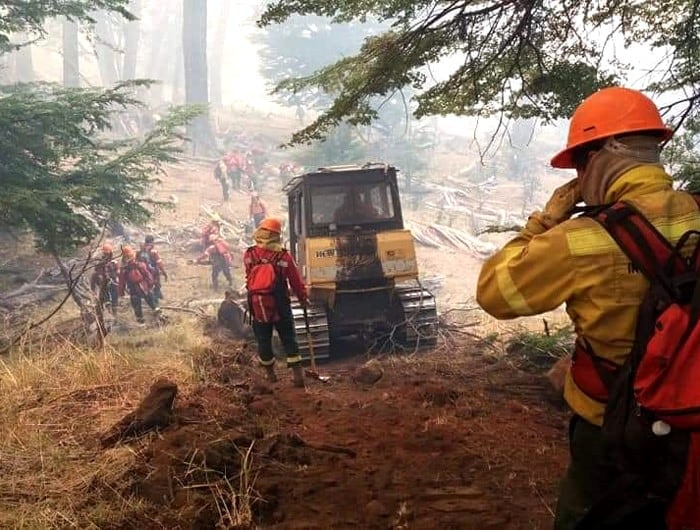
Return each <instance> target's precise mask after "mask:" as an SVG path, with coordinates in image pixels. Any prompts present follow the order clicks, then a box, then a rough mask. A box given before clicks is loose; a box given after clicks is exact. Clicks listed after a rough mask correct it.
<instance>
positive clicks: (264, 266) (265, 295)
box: [246, 249, 282, 323]
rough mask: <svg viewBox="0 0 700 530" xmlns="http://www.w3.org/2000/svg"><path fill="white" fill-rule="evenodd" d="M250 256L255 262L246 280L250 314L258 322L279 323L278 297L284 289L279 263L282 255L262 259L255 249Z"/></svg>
mask: <svg viewBox="0 0 700 530" xmlns="http://www.w3.org/2000/svg"><path fill="white" fill-rule="evenodd" d="M249 255H250V257H251V258H252V260H253V261H252V265H251V268H250V271H249V272H248V275H247V278H246V289H247V290H248V308H249V310H250V314H251V316H252V318H253V320H255V321H256V322H262V323H268V322H277V321H278V320H279V319H280V316H279V312H278V311H277V297H278V296H279V294H280V293H279V291H280V289H281V288H282V286H281V283H280V279H281V275H278V270H277V269H278V268H279V266H278V265H277V262H278V261H279V260H280V259H281V257H282V253H281V252H277V253H275V254H274V255H273V256H272V257H271V258H262V257H259V256H257V255H256V253H255V250H254V249H253V250H249Z"/></svg>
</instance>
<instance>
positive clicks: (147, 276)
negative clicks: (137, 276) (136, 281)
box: [139, 262, 155, 287]
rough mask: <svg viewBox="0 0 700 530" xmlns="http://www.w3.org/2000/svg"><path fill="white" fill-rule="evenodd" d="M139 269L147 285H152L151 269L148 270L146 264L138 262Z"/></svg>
mask: <svg viewBox="0 0 700 530" xmlns="http://www.w3.org/2000/svg"><path fill="white" fill-rule="evenodd" d="M139 270H140V271H141V275H142V276H143V277H144V279H145V280H146V283H147V284H148V286H149V287H153V284H154V283H155V282H154V281H153V275H152V274H151V271H149V270H148V265H146V264H145V263H143V262H139Z"/></svg>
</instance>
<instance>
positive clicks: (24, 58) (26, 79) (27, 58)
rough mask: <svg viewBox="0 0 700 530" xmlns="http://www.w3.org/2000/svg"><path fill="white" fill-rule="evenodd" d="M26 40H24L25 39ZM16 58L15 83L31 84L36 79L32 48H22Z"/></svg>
mask: <svg viewBox="0 0 700 530" xmlns="http://www.w3.org/2000/svg"><path fill="white" fill-rule="evenodd" d="M23 40H24V39H23ZM14 56H15V76H16V78H15V81H17V82H19V83H31V82H32V81H34V80H35V78H34V61H33V60H32V47H31V46H30V45H27V46H22V47H21V48H20V49H19V50H17V52H16V53H15V54H14Z"/></svg>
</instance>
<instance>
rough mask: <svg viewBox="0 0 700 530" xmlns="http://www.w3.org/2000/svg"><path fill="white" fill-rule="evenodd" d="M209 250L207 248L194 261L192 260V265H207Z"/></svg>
mask: <svg viewBox="0 0 700 530" xmlns="http://www.w3.org/2000/svg"><path fill="white" fill-rule="evenodd" d="M209 248H210V247H207V249H206V250H205V251H204V252H202V254H200V255H199V256H198V257H197V258H196V259H194V260H192V263H193V264H196V265H204V264H206V263H209Z"/></svg>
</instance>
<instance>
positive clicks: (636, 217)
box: [593, 202, 700, 295]
mask: <svg viewBox="0 0 700 530" xmlns="http://www.w3.org/2000/svg"><path fill="white" fill-rule="evenodd" d="M699 204H700V203H699ZM593 219H595V220H596V221H598V223H600V224H601V225H602V226H603V228H605V230H606V231H607V232H608V233H609V234H610V236H611V237H612V238H613V239H614V240H615V242H616V243H617V244H618V246H619V247H620V249H621V250H622V251H623V252H624V253H625V254H626V255H627V257H628V258H629V259H630V261H631V262H632V264H633V265H634V266H635V267H637V268H638V269H639V271H640V272H641V273H642V274H644V276H645V277H646V278H647V279H648V280H649V281H650V282H651V283H657V284H659V285H660V286H661V287H662V288H663V290H664V291H665V292H666V293H667V294H669V295H672V294H673V293H674V285H673V283H672V281H671V277H672V276H676V275H679V274H684V273H688V272H689V267H688V265H687V262H686V261H685V260H684V259H683V257H682V256H681V255H680V253H679V251H678V247H677V246H675V247H674V246H673V245H671V243H670V242H669V241H668V240H667V239H666V238H665V237H664V236H663V235H662V234H661V233H660V232H659V231H658V230H657V229H656V227H654V225H653V224H651V222H649V220H648V219H647V218H646V217H644V215H642V214H641V213H640V212H639V211H638V210H637V209H636V208H635V207H634V206H633V205H632V204H630V203H628V202H617V203H615V204H613V205H612V206H611V207H609V208H606V209H605V210H603V211H601V212H599V213H597V214H596V215H595V216H593Z"/></svg>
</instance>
